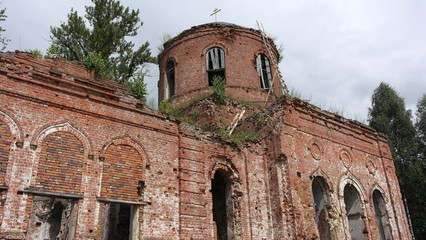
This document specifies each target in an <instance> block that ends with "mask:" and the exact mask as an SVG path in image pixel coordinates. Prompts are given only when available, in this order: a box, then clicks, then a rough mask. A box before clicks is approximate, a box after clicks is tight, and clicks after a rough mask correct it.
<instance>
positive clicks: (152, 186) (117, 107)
mask: <svg viewBox="0 0 426 240" xmlns="http://www.w3.org/2000/svg"><path fill="white" fill-rule="evenodd" d="M223 27H224V29H225V30H226V31H225V32H223V33H221V31H220V30H221V24H213V25H209V24H208V25H202V26H200V27H196V28H194V29H191V30H188V31H186V32H184V33H182V34H181V35H179V36H178V37H177V38H175V39H174V40H173V41H175V42H173V41H171V42H169V43H167V44H166V51H165V52H164V53H163V54H164V55H162V57H163V61H161V62H160V71H162V70H163V68H162V67H163V65H164V64H165V63H164V62H165V61H166V60H167V59H170V58H173V59H174V60H175V61H176V62H177V65H176V67H177V68H181V69H180V70H179V71H177V72H176V80H177V81H178V80H179V81H181V82H180V83H179V84H181V85H180V86H177V87H176V91H177V93H178V94H182V95H181V96H182V98H181V100H182V99H190V98H192V97H194V96H195V95H196V93H197V92H202V91H204V90H206V89H204V90H203V89H202V88H200V86H202V87H205V85H203V84H206V78H205V77H206V76H205V74H206V73H205V69H203V67H204V65H205V56H204V55H203V54H204V51H205V50H207V49H209V48H210V47H211V46H215V45H218V46H221V47H223V48H224V49H225V50H226V54H227V55H226V64H227V67H229V69H227V70H226V71H227V73H226V74H227V75H226V77H227V80H229V82H228V83H229V84H230V85H233V86H235V88H234V89H240V90H241V89H245V88H244V87H247V86H248V87H249V88H251V89H252V90H253V91H251V90H250V89H248V91H247V92H245V94H244V93H243V92H240V93H237V91H234V92H233V93H234V94H235V93H237V96H239V97H243V98H245V99H246V100H249V101H251V100H256V99H257V100H259V99H260V98H263V96H264V95H265V92H264V91H263V90H262V89H259V88H260V85H257V84H258V83H259V79H258V75H257V72H256V71H255V67H254V65H253V64H254V63H253V61H254V59H255V56H256V54H257V53H259V52H262V51H264V50H265V49H263V43H262V42H261V41H260V39H259V33H258V32H257V31H255V30H251V29H246V28H242V27H238V26H229V25H225V26H223ZM222 30H223V29H222ZM224 37H225V38H224ZM185 46H186V47H185ZM167 49H168V50H167ZM275 54H276V53H275ZM238 66H240V68H238ZM232 69H234V70H232ZM0 70H1V71H0V136H2V137H1V138H0V141H2V142H3V141H4V140H3V139H7V140H6V141H4V143H2V144H3V145H0V151H1V154H0V157H1V156H6V158H5V157H3V158H1V161H2V163H3V162H7V163H8V164H7V166H6V168H4V167H2V168H1V171H2V174H0V175H1V176H0V177H2V178H3V179H4V180H2V183H1V184H3V182H4V183H5V184H6V185H0V186H7V187H8V188H5V189H4V190H3V191H2V192H1V198H2V201H1V204H0V217H2V219H1V225H0V239H1V238H2V237H3V238H5V239H23V238H25V237H26V235H27V234H28V233H29V232H31V230H32V229H30V228H32V226H33V225H30V219H31V214H32V211H33V209H35V207H36V206H35V204H36V203H34V202H33V201H34V199H37V198H39V196H38V195H43V198H44V197H47V198H48V197H49V196H50V197H52V195H49V194H52V192H53V193H59V194H63V195H61V196H54V197H55V198H61V199H65V200H66V201H69V200H70V199H71V198H73V199H72V201H73V202H75V208H74V210H73V211H75V212H74V213H75V215H74V216H76V219H75V225H74V228H73V231H74V232H73V234H74V238H75V239H87V240H88V239H101V237H102V236H103V235H104V234H105V229H103V223H104V222H105V221H104V220H105V219H104V216H106V215H107V214H104V213H105V212H106V210H107V208H106V206H107V205H108V204H109V203H108V201H117V200H118V201H123V200H124V201H127V202H124V204H130V205H131V204H133V205H134V206H137V207H134V208H133V209H136V211H135V212H134V214H135V216H138V218H135V224H134V225H133V226H134V227H133V231H134V232H133V233H134V234H135V237H134V238H135V239H188V240H189V239H215V238H216V237H217V234H218V233H217V229H218V228H217V224H216V223H215V222H214V220H213V219H214V218H213V216H214V215H215V214H217V212H216V213H213V205H214V204H213V199H219V198H217V196H216V197H215V198H214V197H213V194H214V193H213V192H214V191H212V180H213V179H214V178H215V174H216V173H217V172H220V174H222V175H223V178H224V179H225V180H226V181H227V182H228V183H229V185H227V186H226V188H224V189H225V190H224V191H225V192H226V193H227V194H228V197H227V198H226V199H225V200H226V202H225V205H226V213H230V214H229V216H227V219H228V223H227V226H229V227H230V228H229V234H230V236H229V237H230V238H234V239H318V238H319V231H318V228H317V224H316V223H315V219H314V216H315V207H316V206H315V202H314V198H313V195H312V194H313V193H312V181H313V179H314V178H316V177H320V178H321V179H323V181H324V184H325V185H326V186H327V190H326V193H327V209H328V218H327V219H329V221H330V222H328V223H327V224H330V226H331V227H333V234H334V237H335V239H350V232H349V231H350V230H349V223H348V219H347V217H346V208H345V201H344V189H345V187H346V186H347V184H350V185H352V186H354V188H355V189H356V191H357V192H358V194H359V198H360V199H361V210H362V211H361V212H362V220H363V221H364V224H365V226H366V227H365V229H364V233H363V234H364V235H365V237H366V238H367V239H378V238H379V233H378V228H377V227H376V226H377V223H376V218H375V210H374V204H373V196H372V195H373V192H374V191H376V190H377V191H379V192H380V193H381V195H382V196H383V199H384V205H385V208H386V213H387V217H388V225H389V228H390V234H391V235H392V239H404V240H405V239H410V238H411V235H410V232H409V227H408V221H407V218H406V214H405V210H404V205H403V201H402V198H401V194H400V189H399V185H398V179H397V177H396V175H395V167H394V164H393V161H392V158H391V153H390V151H389V148H388V147H387V140H386V138H385V137H384V136H382V135H380V134H378V133H377V132H375V131H374V130H373V129H372V128H370V127H368V126H365V125H363V124H361V123H358V122H355V121H351V120H347V119H344V118H342V117H340V116H337V115H334V114H332V113H329V112H326V111H323V110H321V109H319V108H317V107H315V106H313V105H311V104H309V103H306V102H303V101H301V100H298V99H294V98H291V97H288V96H285V97H281V98H280V99H278V100H277V101H276V103H275V104H274V105H272V106H271V107H270V108H268V109H264V111H263V114H264V118H265V119H266V120H265V121H259V120H256V118H246V119H244V120H242V121H241V124H239V126H238V129H237V130H239V131H241V130H244V129H251V130H255V131H257V133H258V134H259V140H258V141H257V142H256V143H247V144H245V145H242V146H240V147H235V146H231V145H229V144H226V143H224V142H222V141H218V139H217V138H214V137H211V135H209V134H207V133H202V132H200V130H196V129H194V128H192V127H190V126H188V125H186V124H183V123H181V122H179V121H176V120H174V119H173V118H169V117H167V116H164V115H162V114H160V113H158V112H156V111H153V110H149V109H146V108H144V107H143V104H140V103H139V102H138V101H137V100H136V99H134V98H132V97H131V96H130V95H129V94H127V93H126V94H125V91H126V90H125V89H124V88H123V87H121V86H120V85H118V84H117V83H115V82H113V81H112V80H108V79H96V77H95V76H94V75H93V74H92V73H91V72H88V71H87V70H85V69H84V68H83V66H82V65H81V64H80V63H76V62H67V61H65V60H63V59H56V60H46V59H37V58H34V57H32V56H31V55H28V54H25V53H20V52H18V53H0ZM163 74H164V72H161V75H162V78H161V79H160V89H161V84H162V81H164V78H163V77H164V76H163ZM179 74H181V75H179ZM185 74H188V75H185ZM197 74H199V75H197ZM228 74H229V75H228ZM245 76H246V77H245ZM200 89H201V90H200ZM229 89H232V87H230V88H229ZM189 90H194V91H193V92H192V93H185V91H189ZM160 91H161V90H160ZM209 91H211V90H210V89H209V88H208V87H207V90H206V92H209ZM244 91H245V90H244ZM231 92H232V91H231ZM256 92H260V93H262V94H261V95H256V94H255V93H256ZM193 93H194V94H195V95H191V94H193ZM160 95H161V92H160ZM259 96H260V97H259ZM172 100H173V99H172ZM179 101H180V100H177V98H176V102H179ZM232 111H234V110H232ZM232 111H231V112H232ZM207 114H209V113H207ZM200 133H201V134H200ZM3 136H7V137H6V138H3ZM140 181H143V182H144V187H141V186H142V185H141V184H140ZM31 190H38V191H33V192H31ZM67 194H68V195H67ZM70 194H73V195H70ZM142 195H143V197H142ZM129 201H130V202H129ZM215 206H217V205H215ZM222 210H223V209H222ZM67 211H69V209H68V210H67ZM223 212H225V211H223ZM216 216H217V215H216ZM136 219H137V221H136ZM36 224H37V223H36ZM223 225H224V224H221V226H223ZM323 226H324V225H323ZM222 232H223V231H222Z"/></svg>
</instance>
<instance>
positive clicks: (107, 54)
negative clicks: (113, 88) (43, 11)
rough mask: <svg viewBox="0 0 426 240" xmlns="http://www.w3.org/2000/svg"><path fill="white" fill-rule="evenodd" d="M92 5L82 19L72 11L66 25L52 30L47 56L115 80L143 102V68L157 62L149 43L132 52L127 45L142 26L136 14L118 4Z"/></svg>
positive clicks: (96, 1) (104, 0) (98, 0)
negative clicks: (78, 64)
mask: <svg viewBox="0 0 426 240" xmlns="http://www.w3.org/2000/svg"><path fill="white" fill-rule="evenodd" d="M92 3H93V5H91V6H86V14H85V15H84V18H83V17H81V16H80V15H79V14H78V13H77V11H75V10H73V9H71V12H70V13H69V14H68V20H67V22H66V23H61V25H60V26H59V27H51V34H52V35H51V39H52V45H51V46H50V47H49V49H48V51H47V56H49V57H56V56H59V57H63V58H66V59H68V60H77V61H81V62H83V63H84V64H85V65H86V66H87V68H89V69H92V70H94V71H95V73H96V74H97V75H106V76H108V77H111V78H113V79H116V80H117V81H118V82H120V83H122V84H124V85H125V86H127V87H128V88H129V90H130V91H132V92H133V93H134V94H135V95H136V96H137V97H138V98H139V99H140V100H141V101H145V100H146V99H145V96H146V90H145V91H144V90H143V87H144V86H145V85H144V83H142V81H143V77H141V76H142V75H143V73H144V71H143V69H144V68H143V67H144V65H145V64H146V63H156V61H157V60H156V58H155V57H152V56H151V51H150V49H149V43H148V42H145V43H144V44H142V45H141V46H139V48H137V50H134V47H135V44H134V43H133V42H131V41H129V37H134V36H136V35H137V31H138V29H139V27H140V26H142V22H141V21H140V18H139V10H133V9H132V10H131V9H129V8H128V7H124V6H123V5H121V3H120V1H117V0H92Z"/></svg>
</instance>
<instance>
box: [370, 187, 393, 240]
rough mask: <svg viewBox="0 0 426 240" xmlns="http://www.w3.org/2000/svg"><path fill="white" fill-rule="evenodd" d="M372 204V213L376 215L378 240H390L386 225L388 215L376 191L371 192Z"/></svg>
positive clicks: (381, 198) (380, 196)
mask: <svg viewBox="0 0 426 240" xmlns="http://www.w3.org/2000/svg"><path fill="white" fill-rule="evenodd" d="M373 203H374V212H375V215H376V224H377V227H378V229H379V233H380V239H381V240H389V239H391V233H390V229H389V225H388V214H387V211H386V205H385V200H384V199H383V196H382V194H381V193H380V192H379V191H378V190H375V191H374V192H373Z"/></svg>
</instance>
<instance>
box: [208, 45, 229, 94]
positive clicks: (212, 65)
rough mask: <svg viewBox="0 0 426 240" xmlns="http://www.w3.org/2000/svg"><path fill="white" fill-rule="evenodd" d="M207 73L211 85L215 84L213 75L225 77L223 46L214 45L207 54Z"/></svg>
mask: <svg viewBox="0 0 426 240" xmlns="http://www.w3.org/2000/svg"><path fill="white" fill-rule="evenodd" d="M206 67H207V75H208V78H209V86H213V77H215V76H218V77H221V78H223V79H225V52H224V51H223V49H222V48H219V47H213V48H210V49H209V50H208V51H207V54H206Z"/></svg>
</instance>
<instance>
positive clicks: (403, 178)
mask: <svg viewBox="0 0 426 240" xmlns="http://www.w3.org/2000/svg"><path fill="white" fill-rule="evenodd" d="M369 123H370V126H372V127H373V128H375V129H376V130H377V131H379V132H382V133H385V134H386V135H387V136H388V137H389V145H390V149H391V151H392V155H393V158H394V161H395V167H396V171H397V175H398V178H399V181H400V186H401V190H402V192H403V195H404V196H405V197H406V199H407V204H408V209H409V211H410V214H411V220H412V224H413V229H414V233H415V235H416V238H418V239H426V187H425V186H426V176H425V169H424V165H423V164H422V162H423V161H422V159H421V157H420V155H419V152H420V149H421V148H420V147H419V141H418V138H417V136H416V129H415V127H414V124H413V122H412V120H411V112H410V111H409V110H407V109H406V107H405V102H404V99H403V98H401V97H400V96H399V95H398V94H397V92H396V91H395V90H394V89H393V88H392V87H390V86H389V85H388V84H386V83H381V84H380V86H379V87H378V88H376V89H375V90H374V93H373V96H372V107H371V108H370V109H369Z"/></svg>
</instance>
